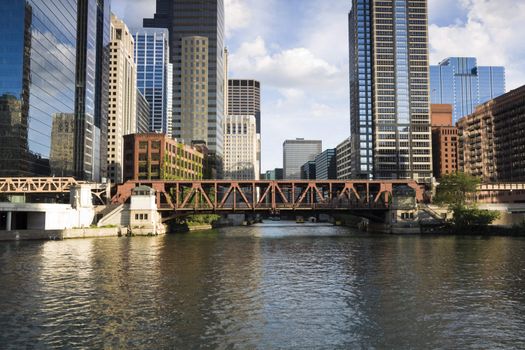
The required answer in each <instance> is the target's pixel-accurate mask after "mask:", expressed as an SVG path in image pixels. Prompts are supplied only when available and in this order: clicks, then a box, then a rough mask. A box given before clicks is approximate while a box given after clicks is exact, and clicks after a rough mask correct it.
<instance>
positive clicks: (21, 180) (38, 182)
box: [0, 177, 81, 193]
mask: <svg viewBox="0 0 525 350" xmlns="http://www.w3.org/2000/svg"><path fill="white" fill-rule="evenodd" d="M79 183H81V182H79V181H77V180H75V179H74V178H72V177H7V178H6V177H3V178H0V193H62V192H69V190H70V187H71V186H75V185H78V184H79Z"/></svg>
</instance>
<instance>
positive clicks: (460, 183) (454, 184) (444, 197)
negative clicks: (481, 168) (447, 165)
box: [434, 173, 481, 207]
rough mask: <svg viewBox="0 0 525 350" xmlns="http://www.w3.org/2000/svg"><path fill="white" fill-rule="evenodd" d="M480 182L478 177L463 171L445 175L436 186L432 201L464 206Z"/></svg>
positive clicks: (452, 205) (451, 205)
mask: <svg viewBox="0 0 525 350" xmlns="http://www.w3.org/2000/svg"><path fill="white" fill-rule="evenodd" d="M480 182H481V181H480V179H479V178H477V177H475V176H472V175H469V174H465V173H455V174H449V175H445V176H443V177H442V178H441V180H440V183H439V185H438V187H437V190H436V197H435V198H434V203H436V204H441V205H448V206H450V207H454V206H458V205H459V206H464V205H465V204H466V203H467V202H468V198H469V197H471V196H472V194H474V193H475V192H476V189H477V186H478V185H479V184H480Z"/></svg>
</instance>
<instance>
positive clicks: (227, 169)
mask: <svg viewBox="0 0 525 350" xmlns="http://www.w3.org/2000/svg"><path fill="white" fill-rule="evenodd" d="M256 128H257V126H256V119H255V116H254V115H228V116H227V117H226V122H225V126H224V131H225V134H224V178H225V179H230V180H259V174H260V169H259V160H258V159H257V150H258V138H257V129H256Z"/></svg>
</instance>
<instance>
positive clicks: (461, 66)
mask: <svg viewBox="0 0 525 350" xmlns="http://www.w3.org/2000/svg"><path fill="white" fill-rule="evenodd" d="M504 93H505V68H504V67H497V66H494V67H490V66H488V67H479V66H478V65H477V60H476V58H474V57H449V58H447V59H445V60H443V61H442V62H440V63H439V65H437V66H430V99H431V102H432V103H433V104H451V105H452V106H453V110H452V119H453V122H454V123H456V122H457V121H458V120H459V119H461V118H462V117H464V116H466V115H469V114H472V113H473V112H474V110H475V108H476V106H477V105H480V104H482V103H484V102H487V101H489V100H491V99H493V98H496V97H498V96H501V95H503V94H504Z"/></svg>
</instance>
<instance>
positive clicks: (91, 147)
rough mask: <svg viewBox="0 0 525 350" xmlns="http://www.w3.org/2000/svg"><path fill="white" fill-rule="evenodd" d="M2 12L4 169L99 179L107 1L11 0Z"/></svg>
mask: <svg viewBox="0 0 525 350" xmlns="http://www.w3.org/2000/svg"><path fill="white" fill-rule="evenodd" d="M0 13H2V21H1V23H0V62H2V63H1V64H0V176H52V175H55V176H75V177H77V178H78V179H82V180H92V181H99V180H100V179H101V177H103V176H104V173H105V165H104V166H103V164H105V160H106V157H105V147H101V145H103V144H104V142H105V141H104V139H105V118H106V112H107V97H105V95H104V91H106V92H107V90H104V89H105V87H107V85H105V83H104V82H105V80H106V78H107V70H106V69H105V67H106V66H107V61H106V60H107V58H108V56H107V54H108V51H107V49H108V47H107V42H108V40H106V39H108V38H109V31H106V29H107V27H106V25H108V23H109V4H107V2H106V1H103V0H99V1H94V0H93V1H90V0H78V1H69V2H59V3H53V2H49V1H44V0H26V1H22V0H13V1H2V2H0ZM59 120H62V121H63V123H62V122H59ZM60 125H63V126H64V125H65V126H66V127H67V129H62V130H59V128H60ZM55 127H56V128H57V129H54V128H55ZM65 134H67V135H68V138H67V139H57V138H62V137H64V135H65ZM71 138H73V140H74V142H70V141H71ZM61 141H63V142H61ZM73 145H74V146H73ZM72 147H73V148H72ZM59 148H62V149H59ZM53 152H55V153H53ZM52 154H54V155H59V156H57V157H58V158H59V159H60V161H59V162H56V163H54V164H53V166H51V164H50V158H51V157H52ZM102 166H103V167H102ZM101 167H102V168H101Z"/></svg>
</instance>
